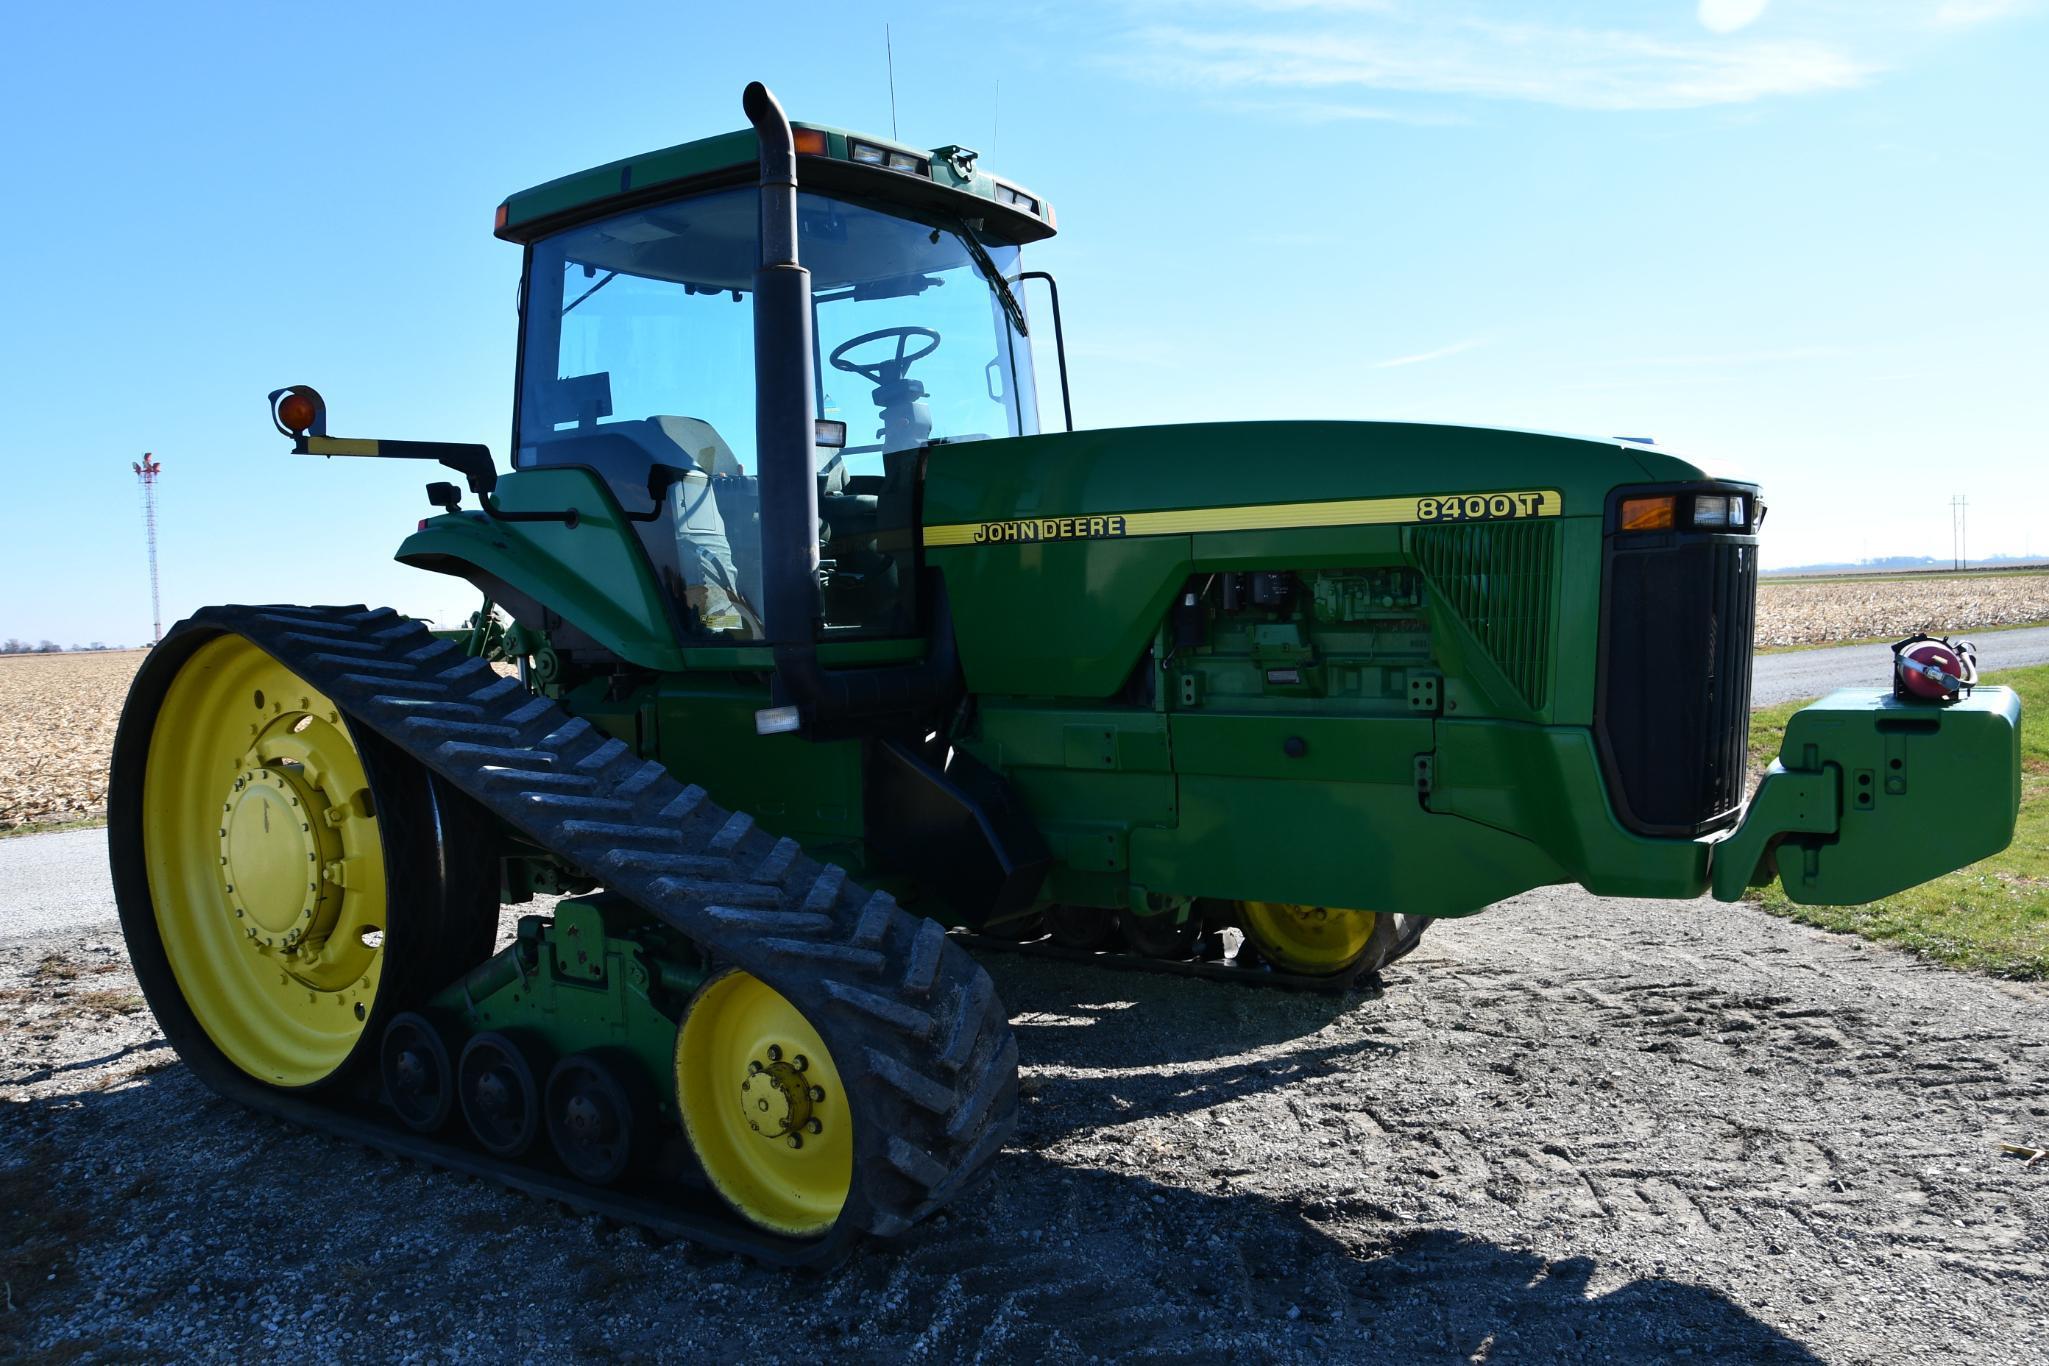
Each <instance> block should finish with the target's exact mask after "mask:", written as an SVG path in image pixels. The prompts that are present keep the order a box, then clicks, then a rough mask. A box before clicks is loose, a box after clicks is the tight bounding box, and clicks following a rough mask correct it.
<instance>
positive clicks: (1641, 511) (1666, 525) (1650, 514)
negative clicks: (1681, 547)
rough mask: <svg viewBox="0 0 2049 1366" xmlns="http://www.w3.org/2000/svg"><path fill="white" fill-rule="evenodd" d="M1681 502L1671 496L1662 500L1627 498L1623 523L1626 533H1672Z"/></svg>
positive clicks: (1623, 510)
mask: <svg viewBox="0 0 2049 1366" xmlns="http://www.w3.org/2000/svg"><path fill="white" fill-rule="evenodd" d="M1678 503H1679V500H1678V499H1677V498H1675V497H1673V496H1672V495H1671V494H1669V493H1668V494H1666V495H1664V496H1663V497H1660V498H1625V499H1623V500H1622V516H1621V523H1622V529H1623V530H1624V531H1670V530H1671V529H1672V526H1673V523H1674V521H1675V519H1676V510H1677V507H1678Z"/></svg>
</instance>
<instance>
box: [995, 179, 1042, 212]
mask: <svg viewBox="0 0 2049 1366" xmlns="http://www.w3.org/2000/svg"><path fill="white" fill-rule="evenodd" d="M996 202H997V203H998V204H1008V205H1010V207H1011V208H1013V209H1023V210H1024V211H1025V212H1026V213H1029V214H1037V213H1038V211H1039V201H1038V200H1036V199H1034V198H1032V197H1031V196H1030V195H1028V194H1026V193H1025V192H1024V191H1023V190H1014V189H1012V188H1011V187H1010V186H1008V185H1005V184H1003V183H1002V182H1001V181H998V182H997V184H996Z"/></svg>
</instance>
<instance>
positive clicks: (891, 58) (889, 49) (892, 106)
mask: <svg viewBox="0 0 2049 1366" xmlns="http://www.w3.org/2000/svg"><path fill="white" fill-rule="evenodd" d="M882 55H883V58H884V60H886V61H887V62H888V63H889V136H890V140H891V141H892V142H893V141H895V140H896V48H895V46H894V45H893V44H891V42H890V41H889V25H888V24H884V25H883V26H882Z"/></svg>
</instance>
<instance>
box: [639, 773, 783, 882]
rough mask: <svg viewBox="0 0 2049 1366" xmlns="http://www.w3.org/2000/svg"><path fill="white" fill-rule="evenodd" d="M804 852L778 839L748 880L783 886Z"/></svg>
mask: <svg viewBox="0 0 2049 1366" xmlns="http://www.w3.org/2000/svg"><path fill="white" fill-rule="evenodd" d="M655 767H656V768H660V767H661V765H660V764H656V765H655ZM803 852H804V847H803V846H802V845H800V844H798V843H797V841H795V840H793V839H790V838H789V837H787V836H785V837H784V838H782V839H779V840H777V841H776V842H775V848H773V849H771V850H769V851H768V857H767V858H765V859H763V860H762V861H761V866H760V867H758V868H756V869H755V870H754V872H753V873H752V874H751V875H750V876H749V877H748V881H750V882H762V883H767V884H769V885H770V886H774V887H780V886H782V884H783V879H784V878H786V877H788V876H789V875H790V868H791V865H793V864H795V863H796V861H797V856H798V855H800V854H802V853H803Z"/></svg>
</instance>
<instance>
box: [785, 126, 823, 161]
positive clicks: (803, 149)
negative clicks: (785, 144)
mask: <svg viewBox="0 0 2049 1366" xmlns="http://www.w3.org/2000/svg"><path fill="white" fill-rule="evenodd" d="M792 141H794V142H795V143H796V144H797V150H798V151H799V152H800V153H802V154H803V155H805V156H807V157H822V156H824V155H825V134H824V133H823V132H822V131H820V130H819V129H816V128H799V129H797V130H796V132H795V133H794V134H792Z"/></svg>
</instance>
